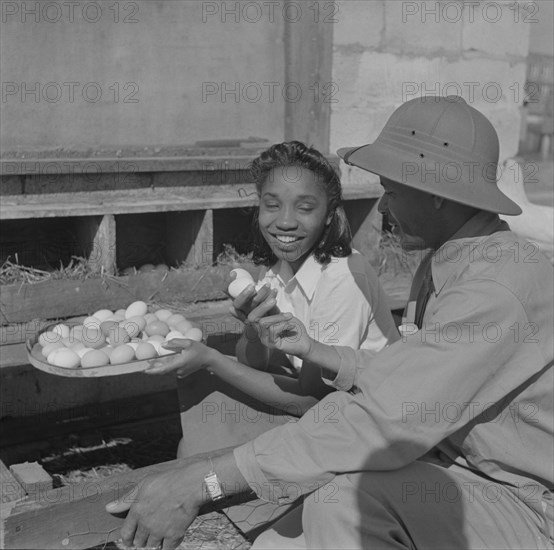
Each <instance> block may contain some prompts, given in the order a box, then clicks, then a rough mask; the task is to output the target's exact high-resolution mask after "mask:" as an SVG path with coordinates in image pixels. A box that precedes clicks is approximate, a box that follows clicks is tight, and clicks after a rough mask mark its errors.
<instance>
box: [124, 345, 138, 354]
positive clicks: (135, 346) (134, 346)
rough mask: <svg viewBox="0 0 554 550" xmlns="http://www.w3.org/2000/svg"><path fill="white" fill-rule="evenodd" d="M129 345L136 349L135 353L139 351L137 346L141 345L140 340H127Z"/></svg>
mask: <svg viewBox="0 0 554 550" xmlns="http://www.w3.org/2000/svg"><path fill="white" fill-rule="evenodd" d="M127 345H128V346H131V347H132V348H133V349H134V350H135V355H136V353H137V348H138V347H139V344H138V342H127Z"/></svg>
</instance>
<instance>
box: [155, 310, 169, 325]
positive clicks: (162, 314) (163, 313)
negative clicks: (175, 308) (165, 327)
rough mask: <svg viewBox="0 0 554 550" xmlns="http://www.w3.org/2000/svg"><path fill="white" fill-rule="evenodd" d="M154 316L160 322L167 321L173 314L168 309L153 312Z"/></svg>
mask: <svg viewBox="0 0 554 550" xmlns="http://www.w3.org/2000/svg"><path fill="white" fill-rule="evenodd" d="M154 315H155V316H156V317H157V318H158V319H159V320H160V321H164V322H165V321H166V320H167V319H169V318H170V317H171V316H172V315H173V312H172V311H169V309H158V311H155V312H154Z"/></svg>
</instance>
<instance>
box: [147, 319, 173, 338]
mask: <svg viewBox="0 0 554 550" xmlns="http://www.w3.org/2000/svg"><path fill="white" fill-rule="evenodd" d="M144 330H145V332H146V334H148V336H154V335H155V334H160V335H161V336H165V335H166V334H168V333H169V327H168V326H167V323H164V322H163V321H152V322H151V323H150V324H148V325H146V328H145V329H144Z"/></svg>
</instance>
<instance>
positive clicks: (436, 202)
mask: <svg viewBox="0 0 554 550" xmlns="http://www.w3.org/2000/svg"><path fill="white" fill-rule="evenodd" d="M445 200H446V199H445V198H444V197H438V196H437V195H433V206H434V207H435V209H436V210H440V209H441V208H442V205H443V204H444V201H445Z"/></svg>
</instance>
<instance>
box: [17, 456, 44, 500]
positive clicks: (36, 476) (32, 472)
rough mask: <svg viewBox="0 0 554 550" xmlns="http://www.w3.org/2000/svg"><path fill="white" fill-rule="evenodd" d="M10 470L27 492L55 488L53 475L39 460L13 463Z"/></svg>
mask: <svg viewBox="0 0 554 550" xmlns="http://www.w3.org/2000/svg"><path fill="white" fill-rule="evenodd" d="M10 472H11V473H12V475H13V476H14V477H15V479H17V481H18V482H19V484H20V485H21V487H22V488H23V489H24V491H25V492H26V493H27V494H32V493H37V492H40V491H49V490H50V489H53V483H52V477H51V476H50V474H49V473H48V472H47V471H46V470H45V469H44V468H43V467H42V466H41V465H40V464H39V463H38V462H23V463H21V464H12V465H11V466H10Z"/></svg>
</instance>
